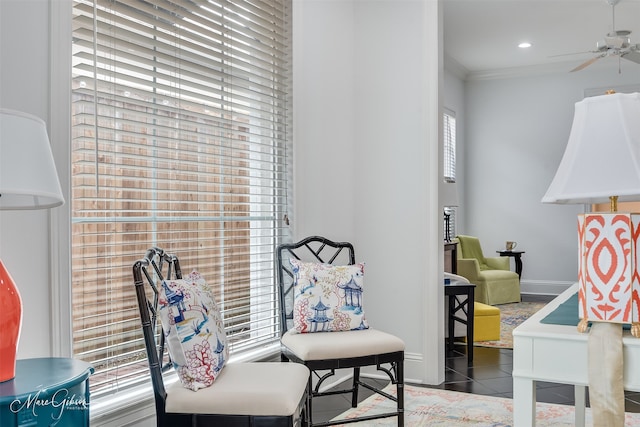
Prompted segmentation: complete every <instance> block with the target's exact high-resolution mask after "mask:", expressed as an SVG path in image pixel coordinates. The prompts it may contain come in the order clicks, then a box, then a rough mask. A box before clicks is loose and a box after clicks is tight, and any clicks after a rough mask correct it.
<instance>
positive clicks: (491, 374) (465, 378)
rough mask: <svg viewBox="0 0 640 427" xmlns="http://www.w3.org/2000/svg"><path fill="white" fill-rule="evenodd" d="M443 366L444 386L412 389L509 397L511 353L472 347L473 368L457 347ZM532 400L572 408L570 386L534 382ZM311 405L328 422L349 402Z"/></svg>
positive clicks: (630, 401) (635, 401)
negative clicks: (533, 398) (436, 389)
mask: <svg viewBox="0 0 640 427" xmlns="http://www.w3.org/2000/svg"><path fill="white" fill-rule="evenodd" d="M552 298H553V297H547V296H525V295H523V300H524V301H550V300H551V299H552ZM445 365H446V368H445V380H444V383H442V384H440V385H437V386H423V385H420V384H413V385H416V386H423V387H432V388H439V389H445V390H453V391H459V392H465V393H473V394H482V395H487V396H497V397H506V398H512V397H513V381H512V378H511V371H512V369H513V350H507V349H495V348H484V347H474V356H473V366H467V358H466V345H465V344H464V343H460V344H459V345H456V347H455V348H454V351H453V352H451V353H448V354H447V355H446V364H445ZM372 381H374V382H376V383H383V382H380V381H375V380H372ZM384 383H386V382H384ZM370 394H371V392H369V391H367V390H362V392H361V399H365V398H366V397H368V396H369V395H370ZM625 396H626V399H625V409H626V411H628V412H639V413H640V393H637V392H626V393H625ZM536 397H537V401H538V402H548V403H559V404H565V405H573V404H574V391H573V386H570V385H563V384H555V383H546V382H538V383H537V389H536ZM588 404H589V399H588V396H587V405H588ZM314 405H315V406H314V411H313V412H314V422H320V421H327V420H330V419H331V418H333V417H335V416H336V415H339V414H340V413H342V412H344V411H346V410H347V409H349V407H350V400H348V398H347V396H346V395H334V396H329V397H324V398H319V399H316V400H314Z"/></svg>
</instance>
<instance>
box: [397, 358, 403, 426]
mask: <svg viewBox="0 0 640 427" xmlns="http://www.w3.org/2000/svg"><path fill="white" fill-rule="evenodd" d="M396 380H397V381H398V382H397V384H396V396H397V397H398V401H397V403H398V427H404V361H400V362H398V363H397V364H396Z"/></svg>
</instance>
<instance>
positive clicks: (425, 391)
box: [337, 385, 640, 427]
mask: <svg viewBox="0 0 640 427" xmlns="http://www.w3.org/2000/svg"><path fill="white" fill-rule="evenodd" d="M395 389H396V388H395V385H393V386H387V388H386V390H385V391H387V392H388V393H390V394H393V395H395ZM404 399H405V405H404V407H405V418H404V421H405V426H406V427H426V426H446V427H459V426H460V427H462V426H475V427H509V426H511V425H513V404H512V400H511V399H504V398H499V397H491V396H481V395H476V394H469V393H459V392H455V391H447V390H438V389H432V388H424V387H413V386H407V385H405V394H404ZM394 409H395V406H394V403H393V402H391V401H389V400H388V399H385V398H383V397H381V396H380V395H377V394H376V395H373V396H371V397H369V398H367V399H365V400H364V401H363V402H362V403H360V405H359V406H358V407H357V408H353V409H349V410H348V411H346V412H344V413H343V414H341V415H339V416H338V417H337V419H340V418H353V417H357V416H363V415H365V416H366V415H373V414H376V413H381V412H389V411H393V410H394ZM574 420H575V414H574V408H573V406H567V405H552V404H549V403H538V404H536V426H539V427H540V426H542V427H565V426H566V427H571V426H574V425H575V423H574ZM396 422H397V418H383V419H380V420H371V421H361V422H358V423H350V424H341V425H346V426H367V427H369V426H396V425H397V424H396ZM592 424H593V422H592V420H591V412H590V409H589V408H587V410H586V425H587V426H591V425H592ZM625 425H627V426H637V425H640V414H630V413H627V414H626V420H625Z"/></svg>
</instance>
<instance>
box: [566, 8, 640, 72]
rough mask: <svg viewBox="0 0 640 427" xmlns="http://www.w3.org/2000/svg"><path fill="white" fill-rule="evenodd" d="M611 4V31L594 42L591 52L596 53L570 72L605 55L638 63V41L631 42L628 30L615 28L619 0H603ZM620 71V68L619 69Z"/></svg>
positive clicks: (584, 66) (639, 45)
mask: <svg viewBox="0 0 640 427" xmlns="http://www.w3.org/2000/svg"><path fill="white" fill-rule="evenodd" d="M605 1H606V2H607V3H608V4H609V5H610V6H611V15H612V27H611V32H609V33H607V35H606V36H605V38H604V41H600V42H598V43H596V50H594V51H591V53H595V54H597V55H596V56H594V57H593V58H591V59H589V60H587V61H585V62H583V63H582V64H580V65H578V66H577V67H575V68H574V69H573V70H571V72H574V71H580V70H583V69H585V68H586V67H588V66H589V65H591V64H593V63H594V62H596V61H598V60H599V59H601V58H606V57H612V56H615V57H618V58H624V59H628V60H629V61H632V62H635V63H637V64H640V43H639V44H632V43H631V39H630V37H629V35H630V34H631V31H629V30H616V15H615V10H616V5H617V4H618V3H619V2H620V0H605ZM619 71H620V70H619Z"/></svg>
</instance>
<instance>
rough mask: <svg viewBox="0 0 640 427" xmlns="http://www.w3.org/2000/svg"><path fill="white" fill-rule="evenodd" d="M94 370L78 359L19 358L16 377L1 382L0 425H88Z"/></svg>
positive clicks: (62, 426)
mask: <svg viewBox="0 0 640 427" xmlns="http://www.w3.org/2000/svg"><path fill="white" fill-rule="evenodd" d="M92 373H93V367H91V365H90V364H89V363H87V362H83V361H80V360H75V359H68V358H63V357H44V358H37V359H21V360H17V361H16V375H15V378H13V379H11V380H9V381H4V382H1V383H0V426H2V427H23V426H24V427H26V426H29V427H36V426H61V427H67V426H74V427H83V426H88V425H89V376H90V375H91V374H92Z"/></svg>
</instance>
